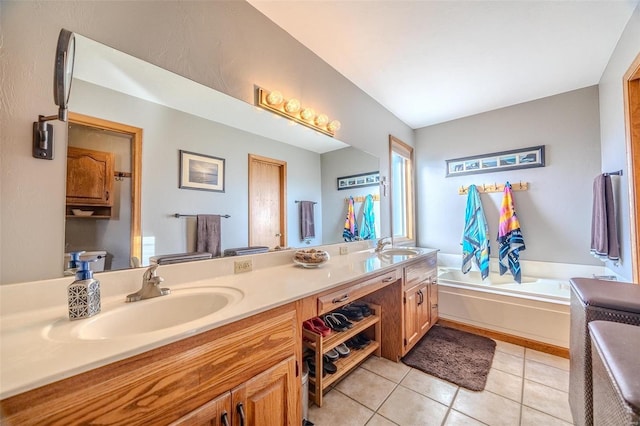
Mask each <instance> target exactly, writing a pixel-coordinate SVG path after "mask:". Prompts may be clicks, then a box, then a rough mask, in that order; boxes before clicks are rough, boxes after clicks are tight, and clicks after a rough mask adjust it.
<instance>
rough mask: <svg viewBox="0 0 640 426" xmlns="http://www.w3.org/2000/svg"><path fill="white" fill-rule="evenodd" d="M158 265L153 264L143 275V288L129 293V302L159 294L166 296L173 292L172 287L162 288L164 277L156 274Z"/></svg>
mask: <svg viewBox="0 0 640 426" xmlns="http://www.w3.org/2000/svg"><path fill="white" fill-rule="evenodd" d="M156 269H158V265H151V266H149V268H147V270H146V271H145V272H144V275H143V276H142V288H141V289H140V290H138V291H136V292H135V293H131V294H129V295H127V299H126V300H127V302H137V301H138V300H144V299H151V298H153V297H158V296H166V295H167V294H169V293H171V289H168V288H161V287H160V283H161V282H163V281H164V278H162V277H160V276H158V275H157V274H156Z"/></svg>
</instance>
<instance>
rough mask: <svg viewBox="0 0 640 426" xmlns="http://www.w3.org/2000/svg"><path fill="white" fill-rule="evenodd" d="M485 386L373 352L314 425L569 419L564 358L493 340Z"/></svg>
mask: <svg viewBox="0 0 640 426" xmlns="http://www.w3.org/2000/svg"><path fill="white" fill-rule="evenodd" d="M496 343H497V345H496V352H495V355H494V358H493V364H492V366H491V371H490V373H489V377H488V379H487V384H486V387H485V390H484V391H482V392H473V391H469V390H467V389H464V388H461V387H458V386H456V385H454V384H451V383H449V382H446V381H443V380H440V379H438V378H436V377H434V376H431V375H428V374H425V373H423V372H422V371H420V370H416V369H414V368H411V367H409V366H407V365H405V364H402V363H397V364H396V363H394V362H391V361H388V360H386V359H383V358H377V357H375V356H374V357H371V358H369V359H368V360H367V361H366V362H364V363H363V364H362V365H361V366H360V367H358V368H357V369H356V370H354V371H353V372H352V373H351V374H349V375H348V376H346V377H345V378H344V379H342V380H341V381H340V382H338V383H337V384H336V385H335V386H334V387H333V389H331V390H330V391H328V392H327V393H326V394H325V397H324V403H323V406H322V407H317V406H315V405H314V404H311V406H310V408H309V420H310V421H311V422H313V423H314V424H316V425H317V426H325V425H327V426H334V425H341V426H342V425H344V426H346V425H352V426H364V425H367V426H377V425H410V426H417V425H420V426H423V425H424V426H426V425H446V426H452V425H506V426H512V425H522V426H529V425H545V426H552V425H570V424H572V418H571V411H570V409H569V402H568V394H567V392H568V387H569V360H568V359H565V358H560V357H556V356H553V355H549V354H546V353H543V352H538V351H534V350H531V349H525V348H523V347H521V346H517V345H513V344H510V343H505V342H501V341H496Z"/></svg>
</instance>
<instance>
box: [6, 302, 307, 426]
mask: <svg viewBox="0 0 640 426" xmlns="http://www.w3.org/2000/svg"><path fill="white" fill-rule="evenodd" d="M298 324H299V316H298V315H297V312H296V306H295V303H293V304H289V305H285V306H282V307H279V308H275V309H273V310H271V311H268V312H264V313H260V314H256V315H253V316H251V317H249V318H246V319H243V320H239V321H236V322H234V323H231V324H228V325H225V326H222V327H219V328H217V329H214V330H211V331H207V332H204V333H201V334H198V335H195V336H193V337H190V338H187V339H184V340H181V341H178V342H175V343H171V344H169V345H166V346H162V347H160V348H157V349H153V350H151V351H148V352H145V353H143V354H140V355H137V356H134V357H132V358H127V359H125V360H122V361H118V362H115V363H113V364H109V365H106V366H104V367H100V368H97V369H95V370H91V371H88V372H86V373H82V374H79V375H77V376H73V377H71V378H68V379H65V380H61V381H58V382H55V383H52V384H50V385H46V386H43V387H41V388H37V389H34V390H31V391H28V392H25V393H22V394H19V395H16V396H13V397H10V398H7V399H4V400H2V401H1V402H0V413H2V414H1V415H2V419H1V423H2V424H3V425H52V424H57V425H70V424H102V425H149V424H154V425H155V424H158V425H166V424H172V422H173V424H176V425H201V424H202V425H205V424H206V425H211V424H213V425H224V423H222V414H223V413H224V412H225V411H226V412H227V416H226V418H227V420H228V421H229V422H230V423H229V424H231V425H235V426H239V425H240V424H243V425H246V426H249V425H277V426H282V425H296V426H297V425H299V424H300V421H301V414H300V407H299V404H300V384H301V376H300V367H299V366H300V364H299V359H300V356H301V348H300V346H299V342H300V333H301V331H300V327H299V325H298ZM239 404H242V405H241V406H242V408H243V410H242V411H243V414H244V416H245V418H244V422H243V423H241V416H240V411H239V410H238V406H239Z"/></svg>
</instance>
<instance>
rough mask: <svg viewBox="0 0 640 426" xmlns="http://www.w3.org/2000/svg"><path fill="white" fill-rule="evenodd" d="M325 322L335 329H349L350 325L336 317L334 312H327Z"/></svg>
mask: <svg viewBox="0 0 640 426" xmlns="http://www.w3.org/2000/svg"><path fill="white" fill-rule="evenodd" d="M323 320H324V323H325V324H327V327H329V328H330V329H332V330H334V331H347V329H348V327H347V325H346V324H344V323H343V322H342V321H340V320H339V319H338V318H336V317H335V316H334V315H333V314H327V315H325V316H324V317H323Z"/></svg>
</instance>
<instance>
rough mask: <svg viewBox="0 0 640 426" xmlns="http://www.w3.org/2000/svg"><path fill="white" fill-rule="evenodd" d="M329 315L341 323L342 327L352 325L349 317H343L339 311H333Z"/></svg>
mask: <svg viewBox="0 0 640 426" xmlns="http://www.w3.org/2000/svg"><path fill="white" fill-rule="evenodd" d="M331 316H332V317H333V318H334V319H335V320H336V321H338V322H339V323H340V325H342V326H343V327H346V328H348V329H349V328H352V327H353V323H352V322H351V321H349V319H348V318H347V317H345V316H344V315H343V314H341V313H339V312H334V313H332V314H331Z"/></svg>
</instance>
